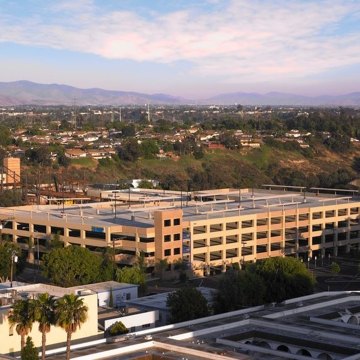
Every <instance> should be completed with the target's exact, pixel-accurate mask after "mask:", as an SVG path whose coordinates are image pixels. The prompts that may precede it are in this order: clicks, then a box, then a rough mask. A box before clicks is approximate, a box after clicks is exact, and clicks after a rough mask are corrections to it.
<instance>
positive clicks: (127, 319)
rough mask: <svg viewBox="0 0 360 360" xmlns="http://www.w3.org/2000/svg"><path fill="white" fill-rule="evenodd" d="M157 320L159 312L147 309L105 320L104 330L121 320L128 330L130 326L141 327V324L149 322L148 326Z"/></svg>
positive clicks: (151, 326) (151, 325)
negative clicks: (146, 310)
mask: <svg viewBox="0 0 360 360" xmlns="http://www.w3.org/2000/svg"><path fill="white" fill-rule="evenodd" d="M158 320H159V312H158V311H157V310H154V311H148V312H145V313H140V314H134V315H127V316H122V317H119V318H116V319H110V320H105V324H104V325H105V330H106V329H108V328H109V327H110V326H111V325H112V324H114V323H116V322H117V321H121V322H122V323H123V324H124V325H125V326H126V327H127V328H128V329H129V330H130V329H131V328H135V331H136V330H137V329H142V326H143V325H147V324H150V328H153V327H154V326H155V323H156V321H158Z"/></svg>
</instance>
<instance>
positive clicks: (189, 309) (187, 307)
mask: <svg viewBox="0 0 360 360" xmlns="http://www.w3.org/2000/svg"><path fill="white" fill-rule="evenodd" d="M166 304H167V306H168V307H169V309H170V314H171V322H172V323H176V322H181V321H187V320H193V319H197V318H201V317H204V316H207V315H209V308H208V303H207V300H206V299H205V297H204V296H203V294H202V293H201V292H200V291H199V290H197V289H196V288H193V287H184V288H181V289H179V290H177V291H175V292H172V293H170V294H169V295H168V297H167V301H166Z"/></svg>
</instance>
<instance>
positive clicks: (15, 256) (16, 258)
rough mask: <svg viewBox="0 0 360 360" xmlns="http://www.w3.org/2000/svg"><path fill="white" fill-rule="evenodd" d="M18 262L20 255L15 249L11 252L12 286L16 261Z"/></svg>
mask: <svg viewBox="0 0 360 360" xmlns="http://www.w3.org/2000/svg"><path fill="white" fill-rule="evenodd" d="M17 262H18V256H17V254H16V251H15V250H13V251H12V252H11V268H10V287H11V288H12V287H13V275H14V263H17Z"/></svg>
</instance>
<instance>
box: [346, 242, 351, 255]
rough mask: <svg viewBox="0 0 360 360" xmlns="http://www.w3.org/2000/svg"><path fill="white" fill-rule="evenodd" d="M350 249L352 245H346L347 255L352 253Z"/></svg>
mask: <svg viewBox="0 0 360 360" xmlns="http://www.w3.org/2000/svg"><path fill="white" fill-rule="evenodd" d="M350 249H351V246H350V244H346V253H349V252H350Z"/></svg>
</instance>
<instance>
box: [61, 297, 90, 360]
mask: <svg viewBox="0 0 360 360" xmlns="http://www.w3.org/2000/svg"><path fill="white" fill-rule="evenodd" d="M87 312H88V308H87V306H86V305H84V301H83V300H82V299H80V298H79V296H77V295H74V294H67V295H64V296H63V297H62V298H60V299H59V300H58V301H57V304H56V311H55V314H56V318H57V325H59V326H60V327H62V328H63V329H64V330H65V332H66V335H67V336H66V360H69V359H70V345H71V336H72V334H73V333H74V332H76V330H77V329H78V328H80V327H81V325H82V324H83V323H84V322H85V321H86V319H87Z"/></svg>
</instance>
